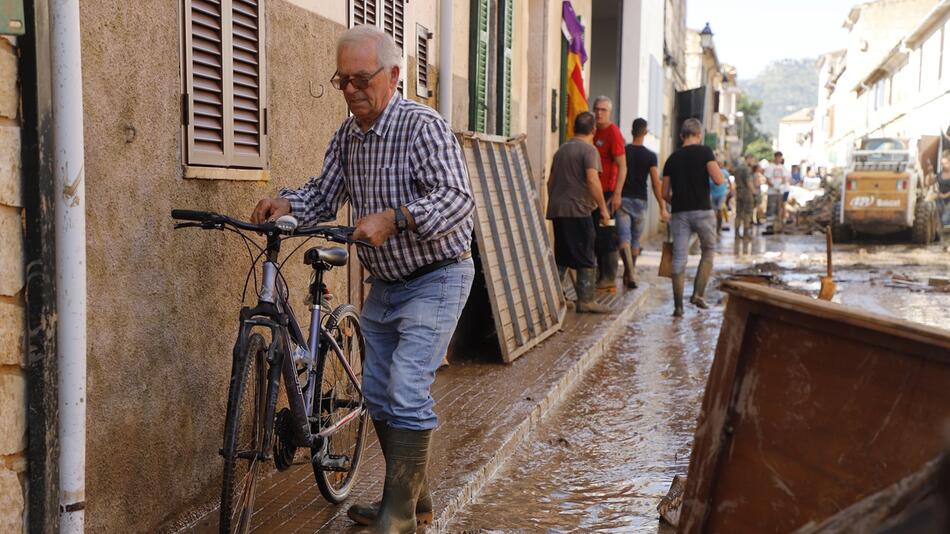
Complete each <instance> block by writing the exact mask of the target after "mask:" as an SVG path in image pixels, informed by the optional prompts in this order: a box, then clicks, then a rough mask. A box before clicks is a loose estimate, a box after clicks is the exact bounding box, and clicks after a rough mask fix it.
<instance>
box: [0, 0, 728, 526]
mask: <svg viewBox="0 0 950 534" xmlns="http://www.w3.org/2000/svg"><path fill="white" fill-rule="evenodd" d="M25 4H26V5H27V10H28V13H30V12H32V10H33V9H34V8H37V6H47V5H48V4H47V2H45V1H44V0H29V1H27V2H25ZM222 5H229V6H230V7H231V10H230V11H224V12H222V11H220V6H222ZM571 5H572V7H573V11H574V12H575V13H576V14H577V15H578V16H579V18H580V21H581V23H582V25H583V26H584V27H585V29H586V31H585V46H586V48H587V50H588V53H589V54H590V57H591V59H590V61H588V63H587V65H586V66H585V78H586V79H587V80H588V82H587V83H588V94H589V95H590V96H596V95H597V94H598V92H599V91H601V89H600V88H603V89H602V90H603V92H605V93H608V94H611V95H612V97H613V98H614V102H615V111H616V113H617V121H618V122H619V124H620V126H621V129H622V131H624V132H626V133H627V135H628V136H629V128H630V124H631V122H632V120H633V118H635V117H638V116H643V117H646V118H647V119H648V120H649V121H650V124H651V132H652V133H651V135H650V137H648V139H647V143H648V146H650V147H651V148H653V149H654V150H656V151H658V152H659V154H660V162H661V165H662V162H663V160H665V158H666V156H668V154H669V153H670V152H671V151H672V149H673V148H674V147H675V146H676V145H675V130H676V128H677V127H678V125H679V122H678V121H680V117H679V115H678V113H679V108H678V107H677V102H678V98H677V94H680V93H681V92H682V91H684V90H686V89H687V87H686V81H685V80H686V76H685V67H686V60H685V53H684V51H685V47H684V45H683V43H682V42H681V39H682V38H683V36H684V35H685V22H684V21H685V0H624V1H622V2H621V1H619V0H616V1H610V2H608V1H604V2H600V1H598V2H596V3H595V2H593V1H592V0H572V1H571ZM56 8H57V9H58V6H57V7H56ZM78 8H79V11H78V13H79V16H78V20H77V21H74V23H75V24H76V25H77V28H76V29H77V30H78V31H77V33H78V34H79V35H80V37H79V39H80V46H79V49H80V50H79V51H80V54H81V61H80V66H81V71H82V77H81V81H80V82H79V83H80V84H81V86H80V88H79V90H80V92H81V95H80V98H79V100H80V101H81V106H82V113H81V117H82V121H83V123H84V128H83V129H82V134H81V137H82V141H83V143H84V146H85V150H84V151H83V163H82V167H81V171H82V172H81V173H80V174H79V176H81V177H82V180H83V181H82V186H83V188H84V193H83V194H84V196H83V199H82V200H83V202H84V208H83V213H84V216H85V232H84V238H85V241H84V245H83V248H84V251H85V255H86V263H85V273H86V281H85V294H86V295H87V304H86V307H87V309H88V313H87V314H86V322H85V328H86V331H87V334H88V335H87V342H86V343H87V346H86V350H85V353H86V354H85V356H86V359H85V361H86V375H87V378H86V382H85V383H84V395H83V398H82V402H83V403H84V404H85V406H86V408H85V409H86V416H85V430H84V432H85V434H84V447H85V455H84V458H85V467H84V477H85V485H84V495H83V496H82V500H81V502H82V506H83V510H84V514H85V528H86V529H87V530H88V531H89V532H103V533H111V532H147V531H156V530H174V529H175V527H176V526H180V525H182V524H183V523H185V522H187V520H188V519H189V518H192V517H194V515H195V514H196V513H198V512H200V511H201V510H207V509H208V506H210V505H212V504H213V503H215V501H216V498H217V495H218V493H219V490H220V486H219V477H220V465H221V464H220V460H219V457H218V454H217V451H218V447H219V445H220V443H219V442H220V432H221V427H222V424H223V414H224V412H225V403H226V393H227V387H228V383H227V382H228V377H229V366H230V360H231V348H232V343H233V338H232V336H233V333H234V327H235V323H236V317H237V311H238V309H239V307H240V305H241V301H242V292H241V286H242V284H243V280H244V276H245V274H246V272H247V271H246V269H247V266H248V263H249V262H248V260H247V258H246V254H245V252H244V249H243V245H241V242H240V241H237V240H235V239H233V238H228V237H227V234H223V233H215V232H198V231H194V230H190V231H189V230H181V231H174V230H173V229H172V225H173V221H172V220H171V219H170V217H169V212H170V210H171V209H173V208H190V209H197V210H210V211H216V212H219V213H225V214H229V215H232V216H235V217H241V218H246V217H248V216H249V214H250V211H251V210H252V208H253V206H254V205H255V203H256V202H257V200H258V199H260V198H262V197H264V196H269V195H273V194H274V193H276V192H277V191H278V190H279V188H281V187H297V186H299V185H301V184H303V183H304V182H305V181H306V180H307V179H308V178H309V177H310V176H313V175H315V174H317V173H319V172H320V169H321V165H322V163H323V156H324V149H325V147H326V145H327V143H328V142H329V139H330V138H331V136H332V134H333V133H334V131H335V130H336V128H337V126H338V125H339V124H340V123H341V122H342V121H343V120H344V119H345V118H346V117H347V108H346V105H345V102H344V100H343V98H342V96H341V94H340V93H339V92H338V91H336V90H334V89H333V88H332V87H331V86H330V83H329V80H330V78H331V77H332V76H333V74H334V68H335V41H336V38H337V36H339V35H340V33H342V32H343V31H344V30H345V29H346V28H348V27H351V26H353V25H356V24H374V25H378V26H380V27H381V28H382V29H383V30H384V31H386V32H387V33H389V34H390V35H392V36H393V37H394V39H395V40H396V41H397V43H398V44H399V45H400V46H401V47H402V49H403V60H402V67H403V68H402V69H401V70H402V78H401V82H400V90H401V91H402V94H403V95H404V96H405V97H406V98H410V99H414V100H417V101H419V102H422V103H425V104H427V105H430V106H432V107H434V108H437V109H440V110H442V111H443V114H445V115H446V116H450V123H451V125H452V127H453V128H454V129H455V130H458V131H466V130H468V131H479V132H482V133H486V134H494V135H498V136H502V137H518V136H522V135H523V136H526V137H527V145H528V148H529V155H530V160H531V165H532V168H533V171H534V174H535V176H536V177H537V178H538V183H537V184H536V185H537V186H538V190H539V192H540V193H541V195H542V197H543V196H544V194H545V193H546V189H547V188H546V180H547V176H548V173H549V168H550V161H551V158H552V156H553V154H554V152H555V151H556V150H557V148H558V146H559V144H560V142H561V138H562V135H563V129H564V124H565V120H566V117H565V116H564V106H563V100H564V96H565V95H564V72H565V69H566V65H565V61H564V57H565V50H566V41H565V38H564V35H563V33H562V31H561V19H562V13H563V11H562V2H552V1H548V0H526V1H516V0H418V1H412V2H408V1H407V0H380V1H369V0H345V1H339V2H325V1H320V0H262V1H258V2H244V1H242V0H231V1H230V2H224V3H219V2H214V1H210V0H155V1H152V2H134V3H121V2H101V1H92V0H79V2H78ZM448 8H451V10H452V16H451V18H450V20H451V27H443V23H442V20H443V17H442V15H443V14H447V11H445V10H446V9H448ZM613 15H616V17H613ZM660 18H662V20H664V21H665V24H664V26H663V27H662V28H661V27H659V26H657V25H655V24H652V21H655V20H659V19H660ZM31 24H36V25H37V26H40V25H42V24H47V25H48V21H45V20H42V19H40V18H37V19H36V20H34V21H32V22H31ZM28 27H32V26H30V25H28ZM44 35H45V34H44ZM601 35H603V36H608V37H609V38H608V39H605V40H600V41H598V42H596V43H595V42H594V36H601ZM31 38H36V40H37V42H40V41H42V39H41V38H39V37H34V36H31ZM598 38H599V37H598ZM443 50H449V51H450V56H448V57H441V54H442V51H443ZM604 50H613V51H614V52H613V53H607V52H603V53H601V52H602V51H604ZM17 56H18V54H17V44H16V41H14V40H11V39H3V40H0V239H2V243H3V248H4V254H3V257H2V259H0V316H2V317H3V319H4V320H3V321H2V323H0V338H2V339H3V340H4V343H3V347H4V349H3V351H4V352H2V353H0V356H2V358H0V422H2V423H3V425H4V429H5V430H8V431H7V432H4V434H3V435H2V436H0V503H2V504H3V506H0V531H2V532H21V531H24V529H25V528H27V526H26V523H25V518H26V517H29V518H30V519H29V522H30V524H31V525H34V526H35V525H37V524H39V523H40V522H43V521H45V522H44V523H43V524H44V525H45V526H44V527H42V529H44V530H43V531H55V526H54V525H56V524H58V523H56V517H57V514H58V513H59V510H60V503H59V501H58V500H57V499H58V492H57V487H56V485H55V476H56V470H55V469H50V468H49V466H48V465H45V464H42V460H40V459H37V460H36V462H37V463H34V457H36V458H39V457H41V456H45V457H46V458H47V460H48V461H50V462H51V463H55V459H56V456H57V455H58V454H60V452H61V451H60V449H59V448H58V445H57V443H56V435H55V432H56V421H55V409H53V408H49V409H48V412H44V413H48V414H53V415H51V417H52V418H51V419H42V418H38V417H37V416H36V415H35V413H36V410H35V409H40V408H42V406H40V404H41V403H43V402H46V401H47V400H48V399H47V398H46V397H45V396H52V397H53V398H54V400H55V395H56V392H57V386H56V383H57V382H56V378H57V375H56V368H55V365H51V366H49V367H48V368H44V369H46V371H44V372H45V373H46V374H43V375H42V376H41V375H40V374H37V375H36V380H34V381H33V382H30V380H33V377H34V375H33V374H30V372H29V369H30V368H31V366H32V365H33V361H34V358H33V357H32V356H31V357H30V358H27V357H26V354H27V352H28V351H29V353H30V354H33V353H34V352H36V350H35V349H36V345H35V344H34V343H33V342H32V341H30V344H28V343H27V341H28V338H32V337H33V336H34V335H39V334H37V333H40V334H42V332H43V331H44V330H45V331H46V332H47V333H48V332H55V329H56V325H55V322H53V323H48V324H43V323H42V322H37V323H36V324H35V325H34V324H33V323H32V322H31V321H32V319H31V317H32V315H31V313H30V312H29V311H28V310H29V307H30V306H31V304H35V303H36V302H37V301H36V300H35V299H38V298H39V296H37V295H34V294H29V295H26V294H25V292H24V287H25V285H26V284H27V283H28V280H27V278H28V277H26V275H25V274H24V273H25V271H26V264H28V263H29V261H28V259H27V257H26V256H29V249H30V246H31V245H33V246H36V247H39V248H42V244H41V241H42V240H41V239H38V238H35V237H34V238H30V237H29V236H30V235H31V234H30V233H29V228H30V224H29V223H28V224H27V225H26V226H27V228H28V229H27V238H24V233H23V232H24V231H23V227H24V224H23V222H22V220H23V218H24V209H23V206H24V204H27V205H29V202H26V200H25V199H24V198H21V197H22V196H24V194H23V193H21V190H26V189H27V188H25V187H24V184H31V183H34V182H35V181H37V180H43V179H45V177H46V175H45V174H44V172H45V171H44V170H43V169H44V168H45V167H42V165H40V166H36V168H34V167H32V166H31V167H30V171H29V173H26V172H23V173H21V171H20V169H21V164H20V159H19V158H20V154H21V148H20V145H19V143H20V140H19V136H20V122H19V121H20V115H19V111H18V110H20V109H26V108H30V109H32V108H33V107H36V105H37V102H39V101H40V100H41V99H43V98H44V95H45V98H48V94H46V93H43V91H41V90H36V91H32V92H31V93H30V96H29V97H26V96H24V97H23V98H22V99H21V96H20V94H19V92H18V91H19V89H18V87H19V86H18V85H17V79H18V74H17V69H18V63H17V59H16V58H17ZM19 56H20V61H21V63H20V65H19V67H22V65H24V64H26V66H27V67H28V68H29V69H30V70H31V72H32V71H35V72H36V73H40V72H41V71H43V70H44V69H46V74H45V76H47V77H48V78H55V76H56V73H53V72H51V70H50V68H49V64H48V63H47V62H44V61H42V60H36V59H35V57H34V56H33V55H29V54H27V55H24V54H19ZM31 58H34V59H31ZM32 75H33V74H31V76H32ZM37 75H38V74H37ZM711 79H712V78H711ZM725 79H727V80H728V79H729V76H725ZM733 79H734V77H733ZM449 80H450V81H451V83H449V84H447V81H449ZM55 81H56V80H55V79H54V82H55ZM717 83H718V85H717V86H716V87H718V88H719V90H720V91H722V90H723V89H722V87H723V84H724V83H725V85H726V86H727V85H728V81H727V82H723V81H722V80H720V81H719V82H717ZM448 85H451V91H447V92H445V93H444V94H443V92H442V91H440V90H441V89H443V88H445V87H447V86H448ZM610 91H613V92H612V93H610ZM21 100H24V101H23V102H21ZM713 108H714V106H712V105H710V106H709V108H708V109H713ZM34 115H36V116H39V115H38V114H34ZM721 115H722V114H721V113H720V114H719V116H714V117H711V118H710V121H711V122H710V123H711V124H712V123H713V122H712V121H719V123H716V124H720V123H722V122H723V120H724V119H723V118H722V116H721ZM31 116H33V115H31ZM30 121H31V124H30V128H32V129H33V130H36V131H41V130H42V129H43V128H44V127H48V125H47V124H46V123H45V122H44V120H43V119H42V118H38V119H37V118H32V119H30ZM717 127H718V126H717ZM24 131H25V130H24ZM722 138H724V136H720V139H722ZM37 142H40V143H42V142H47V143H48V142H49V141H43V140H42V139H40V140H39V141H37ZM31 150H32V149H31ZM37 150H38V149H37ZM46 150H51V149H50V147H49V146H46ZM29 190H30V191H33V188H32V187H31V188H30V189H29ZM47 192H48V193H49V194H53V191H52V186H50V188H49V190H48V191H47ZM38 195H39V193H36V192H31V193H30V194H29V195H28V196H29V197H30V198H29V199H28V200H29V201H30V202H37V203H40V204H41V203H42V198H41V197H40V196H38ZM60 196H62V195H60ZM651 205H652V207H651V210H653V211H652V213H653V215H654V216H653V217H652V218H653V219H654V220H658V216H657V213H656V206H655V204H654V203H653V202H652V201H651ZM26 218H27V221H29V216H27V217H26ZM351 220H352V218H351V216H350V213H349V210H348V208H344V209H343V210H342V211H341V212H340V213H339V216H338V219H337V222H338V223H341V224H347V223H350V222H351ZM655 228H656V221H654V222H653V223H652V224H651V226H650V230H651V231H653V230H655ZM24 250H26V251H27V252H24ZM33 263H35V264H36V265H41V264H42V263H43V262H33ZM354 264H355V262H354ZM48 268H50V269H51V268H52V267H48ZM306 269H307V268H306V266H304V265H303V263H302V260H301V261H297V260H296V259H294V260H291V261H290V262H289V263H288V264H287V265H286V266H285V267H284V273H285V275H286V276H287V278H288V279H291V280H305V279H306V277H307V275H308V273H307V270H306ZM331 274H332V276H330V278H329V280H328V283H329V286H330V288H331V289H332V291H333V292H334V293H335V294H336V295H339V296H340V299H341V300H348V301H350V302H354V303H357V304H359V303H360V302H361V301H362V298H363V291H364V285H363V283H362V281H363V273H362V272H361V270H360V269H359V268H358V266H356V265H352V266H350V267H349V268H348V269H347V270H338V271H334V272H333V273H331ZM24 306H26V310H27V311H25V308H24ZM27 323H29V324H30V327H29V328H28V327H27V326H26V324H27ZM27 347H29V348H27ZM53 350H54V352H55V346H53ZM37 354H39V353H37ZM50 357H51V358H53V359H55V353H54V354H51V355H50ZM37 361H39V360H37ZM27 377H30V380H28V379H27ZM28 391H29V392H31V393H30V395H31V396H30V397H29V400H28ZM34 391H38V392H39V394H38V395H33V393H32V392H34ZM28 406H29V409H30V414H31V415H30V417H29V418H28V417H27V408H28ZM53 406H54V407H55V402H54V403H53ZM28 419H29V422H30V426H29V427H28V426H27V420H28ZM34 422H38V423H37V425H34ZM28 430H29V431H30V436H31V437H30V443H34V439H33V436H34V430H35V431H36V432H40V431H43V432H49V433H50V437H49V438H48V439H47V440H46V441H43V440H39V441H35V443H39V444H40V445H38V448H39V449H40V450H37V451H30V452H29V456H28V455H27V452H25V450H26V444H27V431H28ZM44 447H48V449H44ZM34 452H36V454H35V455H34V454H33V453H34ZM28 472H29V473H31V474H30V475H29V476H30V477H32V476H33V474H32V473H38V474H39V475H42V476H43V477H46V479H48V480H50V481H52V482H51V483H50V484H47V485H43V486H42V487H37V488H35V489H36V491H33V489H34V488H32V486H31V491H30V492H27V491H26V487H27V475H26V474H25V473H28ZM39 475H37V476H39ZM30 480H33V479H32V478H30ZM28 495H29V499H27V496H28ZM34 501H35V502H34ZM38 531H39V530H38Z"/></svg>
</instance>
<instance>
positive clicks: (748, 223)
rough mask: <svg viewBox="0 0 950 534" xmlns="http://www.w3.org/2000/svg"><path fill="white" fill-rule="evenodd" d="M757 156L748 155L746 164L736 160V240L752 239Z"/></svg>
mask: <svg viewBox="0 0 950 534" xmlns="http://www.w3.org/2000/svg"><path fill="white" fill-rule="evenodd" d="M755 167H756V162H755V156H753V155H751V154H747V155H746V157H745V163H743V162H742V160H741V159H738V158H736V170H735V175H736V240H739V239H742V240H745V241H749V240H751V239H752V233H751V232H752V230H751V228H752V212H753V210H754V209H755V187H756V186H755V180H754V179H753V171H754V170H755Z"/></svg>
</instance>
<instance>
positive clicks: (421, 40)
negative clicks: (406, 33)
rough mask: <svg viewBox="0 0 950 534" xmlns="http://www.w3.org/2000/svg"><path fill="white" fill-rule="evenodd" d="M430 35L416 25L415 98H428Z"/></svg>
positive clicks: (427, 31)
mask: <svg viewBox="0 0 950 534" xmlns="http://www.w3.org/2000/svg"><path fill="white" fill-rule="evenodd" d="M430 39H432V34H431V33H429V30H427V29H426V28H425V26H422V25H421V24H416V96H421V97H422V98H429V40H430Z"/></svg>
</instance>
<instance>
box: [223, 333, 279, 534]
mask: <svg viewBox="0 0 950 534" xmlns="http://www.w3.org/2000/svg"><path fill="white" fill-rule="evenodd" d="M266 360H267V343H266V342H265V341H264V337H263V336H262V335H261V334H259V333H254V334H252V335H251V336H250V337H249V338H248V340H247V342H246V344H245V345H244V347H240V348H239V349H238V357H237V359H236V360H235V361H234V371H233V372H232V375H231V387H230V389H229V392H228V413H227V418H226V419H225V426H224V448H223V449H222V454H223V456H224V478H223V480H222V485H221V514H220V522H219V531H220V532H221V533H222V534H233V533H244V532H247V531H248V530H249V528H250V526H251V516H252V515H253V513H254V492H255V490H256V489H257V480H258V478H259V476H260V474H261V471H262V463H263V455H262V454H261V453H262V452H263V450H264V448H263V447H264V444H263V441H264V413H265V407H266V403H267V366H266Z"/></svg>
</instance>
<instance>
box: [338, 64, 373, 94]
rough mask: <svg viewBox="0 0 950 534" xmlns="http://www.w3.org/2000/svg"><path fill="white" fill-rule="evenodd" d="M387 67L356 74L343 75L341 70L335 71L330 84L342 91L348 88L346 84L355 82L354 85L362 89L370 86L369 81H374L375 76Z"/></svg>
mask: <svg viewBox="0 0 950 534" xmlns="http://www.w3.org/2000/svg"><path fill="white" fill-rule="evenodd" d="M384 68H386V67H380V68H378V69H376V72H374V73H372V74H368V75H367V74H357V75H355V76H341V75H340V73H339V72H335V73H333V77H332V78H330V85H332V86H333V87H334V88H335V89H339V90H340V91H342V90H344V89H346V86H347V85H349V84H351V83H352V84H353V87H355V88H357V89H359V90H360V91H362V90H364V89H366V88H367V87H369V82H370V81H372V79H373V77H375V76H376V75H377V74H379V73H380V72H382V71H383V69H384Z"/></svg>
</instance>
